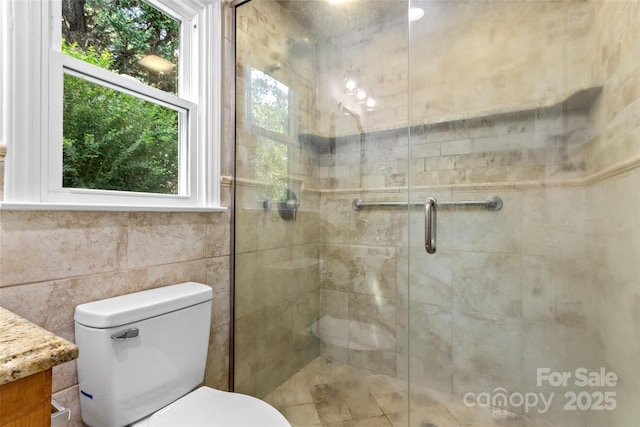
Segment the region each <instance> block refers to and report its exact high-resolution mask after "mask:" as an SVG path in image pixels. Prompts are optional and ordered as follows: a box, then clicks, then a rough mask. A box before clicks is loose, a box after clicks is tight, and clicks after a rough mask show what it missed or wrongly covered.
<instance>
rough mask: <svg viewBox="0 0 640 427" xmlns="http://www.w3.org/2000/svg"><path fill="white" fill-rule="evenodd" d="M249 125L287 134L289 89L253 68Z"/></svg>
mask: <svg viewBox="0 0 640 427" xmlns="http://www.w3.org/2000/svg"><path fill="white" fill-rule="evenodd" d="M251 123H252V124H253V125H254V126H258V127H261V128H262V129H266V130H268V131H271V132H274V133H277V134H281V135H288V134H289V87H288V86H286V85H284V84H282V83H280V82H279V81H277V80H276V79H274V78H273V77H271V76H269V75H268V74H265V73H263V72H262V71H260V70H256V69H255V68H254V69H252V70H251Z"/></svg>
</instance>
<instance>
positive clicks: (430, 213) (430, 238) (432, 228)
mask: <svg viewBox="0 0 640 427" xmlns="http://www.w3.org/2000/svg"><path fill="white" fill-rule="evenodd" d="M502 205H503V203H502V199H501V198H500V197H498V196H490V197H488V198H487V199H486V200H482V201H465V200H461V201H455V200H454V201H450V202H439V201H437V200H436V199H435V197H428V198H427V200H426V201H425V202H363V201H362V200H360V199H353V202H351V207H352V208H353V210H354V211H360V210H362V208H365V207H368V206H390V207H395V206H400V207H402V206H424V248H425V249H426V251H427V253H429V254H433V253H435V252H436V211H437V208H438V207H467V208H469V207H483V208H486V209H487V210H488V211H499V210H500V209H502Z"/></svg>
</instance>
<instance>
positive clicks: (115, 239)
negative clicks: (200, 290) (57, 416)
mask: <svg viewBox="0 0 640 427" xmlns="http://www.w3.org/2000/svg"><path fill="white" fill-rule="evenodd" d="M225 195H226V197H227V198H228V197H229V189H228V188H227V189H226V191H225ZM227 200H228V199H227ZM0 241H1V246H0V251H1V252H0V269H1V271H2V275H1V277H0V286H1V287H0V304H2V306H3V307H4V308H7V309H9V310H11V311H13V312H15V313H17V314H18V315H20V316H23V317H24V318H26V319H28V320H30V321H32V322H34V323H36V324H38V325H40V326H42V327H44V328H46V329H48V330H50V331H52V332H54V333H56V334H58V335H60V336H61V337H63V338H66V339H68V340H70V341H73V340H74V322H73V314H74V308H75V306H76V305H78V304H81V303H85V302H90V301H95V300H98V299H102V298H108V297H112V296H116V295H121V294H126V293H130V292H135V291H140V290H144V289H149V288H155V287H159V286H165V285H171V284H175V283H181V282H185V281H196V282H201V283H206V284H208V285H210V286H211V287H212V288H213V292H214V297H213V298H214V299H213V316H212V323H211V345H210V348H209V359H208V365H207V372H206V380H205V381H206V383H207V384H209V385H211V386H213V387H217V388H221V389H227V388H228V351H229V307H230V305H229V265H230V250H229V242H230V239H229V214H228V213H212V214H191V213H134V212H131V213H128V212H65V211H33V212H31V211H23V212H19V211H1V212H0ZM81 357H82V353H81ZM77 382H78V380H77V373H76V367H75V362H70V363H66V364H64V365H61V366H59V367H56V368H54V374H53V392H54V398H55V399H57V400H58V401H59V402H60V403H61V404H63V405H64V406H67V407H70V408H71V409H72V414H73V422H72V424H71V425H81V421H80V418H79V402H78V388H77Z"/></svg>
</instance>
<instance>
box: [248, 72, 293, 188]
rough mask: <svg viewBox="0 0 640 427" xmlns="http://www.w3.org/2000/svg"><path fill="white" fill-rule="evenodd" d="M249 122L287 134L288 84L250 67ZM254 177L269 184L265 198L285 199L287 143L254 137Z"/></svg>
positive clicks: (277, 132)
mask: <svg viewBox="0 0 640 427" xmlns="http://www.w3.org/2000/svg"><path fill="white" fill-rule="evenodd" d="M250 92H251V93H250V96H251V99H250V104H251V107H250V114H251V124H252V125H253V126H256V127H258V128H261V129H264V130H267V131H268V132H267V135H269V136H271V134H277V135H282V136H283V137H285V139H286V137H287V136H288V134H289V87H288V86H286V85H285V84H283V83H280V82H279V81H278V80H276V79H274V78H273V77H271V76H269V75H268V74H266V73H264V72H262V71H260V70H257V69H255V68H253V69H251V91H250ZM255 141H256V178H257V179H258V180H260V181H263V182H265V183H267V184H268V185H269V188H268V190H267V192H266V194H265V197H266V198H268V199H271V200H286V199H287V196H286V194H287V192H286V190H287V186H288V178H289V163H288V160H287V159H288V146H287V144H286V143H285V142H281V141H278V140H276V139H274V138H271V137H267V136H257V137H256V139H255Z"/></svg>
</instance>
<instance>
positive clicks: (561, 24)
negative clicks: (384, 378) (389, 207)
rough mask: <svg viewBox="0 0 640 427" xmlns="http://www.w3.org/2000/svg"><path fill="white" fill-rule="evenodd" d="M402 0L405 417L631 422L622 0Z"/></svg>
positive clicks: (631, 37) (631, 278)
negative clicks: (406, 200)
mask: <svg viewBox="0 0 640 427" xmlns="http://www.w3.org/2000/svg"><path fill="white" fill-rule="evenodd" d="M411 7H412V8H421V9H422V10H423V12H424V15H423V17H422V18H420V19H418V20H415V21H412V22H411V24H410V30H409V31H410V41H409V45H410V53H409V56H410V61H409V62H410V68H409V91H408V98H409V112H410V114H409V124H410V132H411V137H410V145H411V146H410V155H409V164H410V174H409V176H410V200H411V201H412V202H416V203H421V204H422V203H424V202H425V201H426V200H427V199H428V198H433V199H434V200H435V201H434V202H433V207H432V208H431V209H430V210H431V214H433V211H434V210H435V211H436V212H437V215H435V216H433V215H432V220H431V221H428V220H427V218H426V217H425V216H426V213H427V212H425V209H424V208H423V207H422V206H419V207H417V208H413V209H412V210H411V214H410V215H411V221H410V230H411V231H410V233H409V246H410V250H409V251H410V255H409V258H410V275H409V331H410V333H409V349H410V350H409V373H410V375H409V377H410V379H411V387H410V389H411V396H412V397H413V399H412V400H411V409H410V411H411V425H412V426H424V425H437V426H441V425H492V426H493V425H495V426H502V425H518V426H519V425H527V426H537V425H541V426H548V425H554V426H565V427H566V426H571V427H573V426H575V427H578V426H605V425H606V426H618V427H626V426H632V425H640V412H639V410H638V406H637V402H638V397H639V396H640V395H639V389H638V384H639V383H640V381H639V380H640V372H639V364H638V362H637V361H638V354H640V353H639V349H640V344H639V343H640V327H639V322H638V319H637V309H636V306H637V301H638V298H639V296H638V289H639V288H638V277H640V276H639V275H638V273H639V270H638V268H639V267H638V264H639V263H638V260H640V232H639V231H640V210H639V209H640V208H639V202H638V197H639V194H640V192H639V191H638V190H640V187H639V185H640V178H639V177H640V174H639V173H638V168H637V166H638V162H637V159H638V155H639V154H640V146H639V145H638V144H637V143H636V142H632V141H637V138H638V135H639V132H640V128H639V122H638V120H637V115H638V105H639V102H640V101H638V98H639V95H640V94H639V92H638V90H637V87H636V86H635V85H637V83H636V82H637V81H638V75H640V74H639V72H640V71H639V70H640V51H638V49H637V46H638V45H637V41H638V39H639V38H640V29H639V25H638V22H640V21H638V17H639V16H640V10H639V7H638V5H637V3H636V2H624V1H622V2H607V1H596V2H581V1H567V2H538V1H534V2H515V1H489V2H475V1H458V2H439V1H435V2H434V1H419V0H418V1H414V0H412V1H411ZM493 196H497V197H500V198H501V199H502V201H503V206H502V208H501V209H500V210H496V211H488V210H487V209H485V208H484V207H482V206H475V205H474V206H469V205H468V204H465V203H462V205H461V204H460V202H465V201H474V202H475V201H484V200H487V199H488V198H489V197H493ZM429 227H433V228H434V229H437V233H436V232H434V233H433V234H432V235H433V236H435V237H434V239H435V240H434V242H431V238H426V240H427V241H426V242H425V232H428V229H429ZM431 244H434V245H435V247H436V250H435V252H434V253H427V252H428V251H427V250H425V245H426V246H427V247H428V246H430V245H431ZM431 252H433V250H431ZM632 301H635V302H632ZM419 399H421V400H419ZM633 402H636V403H633Z"/></svg>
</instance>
